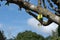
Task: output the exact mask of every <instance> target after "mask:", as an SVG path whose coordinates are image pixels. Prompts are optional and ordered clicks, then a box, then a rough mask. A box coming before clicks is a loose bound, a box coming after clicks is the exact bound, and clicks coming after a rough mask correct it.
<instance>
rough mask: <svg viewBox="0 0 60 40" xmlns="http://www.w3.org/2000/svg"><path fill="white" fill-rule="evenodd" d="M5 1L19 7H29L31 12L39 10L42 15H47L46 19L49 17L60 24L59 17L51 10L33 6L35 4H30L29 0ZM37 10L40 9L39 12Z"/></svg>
mask: <svg viewBox="0 0 60 40" xmlns="http://www.w3.org/2000/svg"><path fill="white" fill-rule="evenodd" d="M6 1H7V0H6ZM7 2H9V3H14V4H17V5H18V6H19V7H22V8H24V9H29V10H31V11H33V12H36V13H37V14H38V13H40V12H41V13H42V15H44V17H47V18H48V19H50V20H52V21H53V22H55V23H57V24H58V25H60V17H59V16H57V15H55V14H53V13H52V12H50V11H48V10H47V9H45V8H42V7H38V6H35V5H33V4H30V3H29V2H26V1H23V0H8V1H7ZM39 10H40V12H39Z"/></svg>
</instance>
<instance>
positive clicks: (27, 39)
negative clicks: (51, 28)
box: [15, 31, 44, 40]
mask: <svg viewBox="0 0 60 40" xmlns="http://www.w3.org/2000/svg"><path fill="white" fill-rule="evenodd" d="M15 40H44V37H42V36H41V35H38V34H36V33H35V32H31V31H25V32H23V33H18V35H17V37H16V39H15Z"/></svg>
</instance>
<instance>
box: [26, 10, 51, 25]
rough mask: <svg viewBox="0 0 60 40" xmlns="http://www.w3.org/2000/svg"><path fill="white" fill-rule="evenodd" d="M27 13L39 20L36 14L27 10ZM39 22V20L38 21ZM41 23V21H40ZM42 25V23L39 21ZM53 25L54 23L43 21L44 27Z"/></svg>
mask: <svg viewBox="0 0 60 40" xmlns="http://www.w3.org/2000/svg"><path fill="white" fill-rule="evenodd" d="M26 12H27V13H28V14H29V15H31V16H33V17H34V18H35V19H37V15H35V14H34V13H32V12H31V11H30V10H26ZM37 20H38V19H37ZM38 21H39V20H38ZM39 22H40V23H41V21H39ZM51 23H52V21H51V20H50V19H49V20H48V21H47V22H45V21H42V23H41V24H42V25H44V26H47V25H49V24H51Z"/></svg>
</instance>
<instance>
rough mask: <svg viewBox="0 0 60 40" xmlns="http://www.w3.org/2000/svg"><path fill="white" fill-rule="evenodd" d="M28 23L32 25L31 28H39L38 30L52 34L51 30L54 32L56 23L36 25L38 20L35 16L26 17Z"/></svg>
mask: <svg viewBox="0 0 60 40" xmlns="http://www.w3.org/2000/svg"><path fill="white" fill-rule="evenodd" d="M28 24H29V25H31V26H32V28H35V29H37V31H38V30H39V32H43V33H46V34H49V35H52V31H54V32H56V29H57V27H58V25H57V24H56V23H54V22H53V23H51V24H50V25H48V26H43V25H42V26H40V27H39V26H38V24H39V22H38V21H37V20H36V19H35V18H30V19H28Z"/></svg>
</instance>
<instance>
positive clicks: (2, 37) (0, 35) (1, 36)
mask: <svg viewBox="0 0 60 40" xmlns="http://www.w3.org/2000/svg"><path fill="white" fill-rule="evenodd" d="M5 39H6V38H5V36H4V34H3V31H0V40H5Z"/></svg>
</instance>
